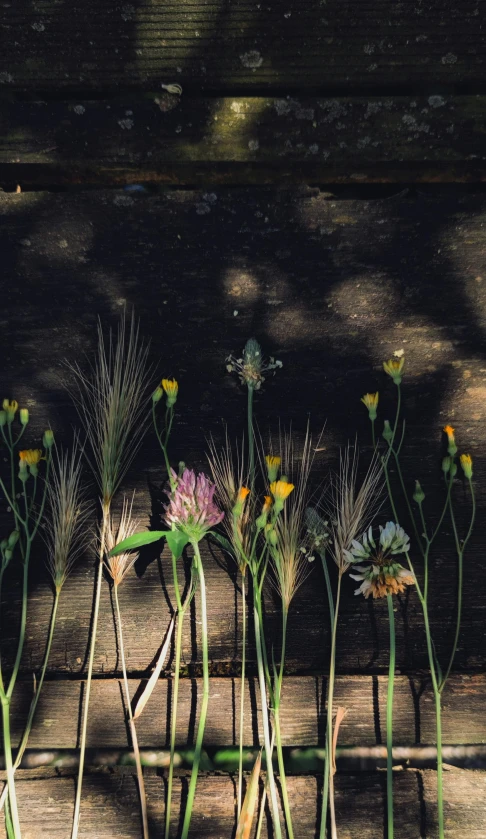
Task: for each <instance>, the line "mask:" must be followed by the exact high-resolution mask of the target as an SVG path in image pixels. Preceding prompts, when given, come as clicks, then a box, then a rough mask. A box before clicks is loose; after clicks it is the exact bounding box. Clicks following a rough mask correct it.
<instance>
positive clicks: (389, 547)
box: [345, 521, 415, 598]
mask: <svg viewBox="0 0 486 839" xmlns="http://www.w3.org/2000/svg"><path fill="white" fill-rule="evenodd" d="M409 549H410V539H409V537H408V536H407V534H406V533H405V531H404V529H403V527H400V525H398V524H396V523H395V522H393V521H389V522H387V523H386V525H385V527H382V526H381V525H380V536H379V539H378V540H377V541H375V539H374V538H373V529H372V528H371V527H370V528H369V529H368V530H367V531H366V532H365V533H363V535H362V537H361V539H360V540H359V541H358V540H356V539H354V540H353V542H352V544H351V549H350V550H349V551H346V552H345V553H346V559H347V560H348V561H349V562H350V563H354V562H355V561H356V560H360V561H361V562H365V563H366V564H365V565H354V566H353V571H355V572H357V573H355V574H350V577H351V578H352V579H353V580H358V582H360V583H361V585H360V587H359V588H358V589H356V591H355V594H363V595H364V596H365V597H366V598H368V597H369V596H370V595H372V596H373V598H379V597H386V596H387V595H388V594H398V593H400V592H403V591H405V586H407V585H413V583H414V582H415V579H414V576H413V574H412V573H411V572H410V571H407V569H406V568H404V567H403V566H402V565H401V564H400V563H399V562H397V561H396V560H395V559H394V558H393V557H394V556H396V555H397V554H401V553H407V552H408V551H409Z"/></svg>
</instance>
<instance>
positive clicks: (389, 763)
mask: <svg viewBox="0 0 486 839" xmlns="http://www.w3.org/2000/svg"><path fill="white" fill-rule="evenodd" d="M386 599H387V602H388V624H389V630H390V661H389V664H388V689H387V694H386V811H387V826H388V832H387V839H393V690H394V684H395V613H394V611H393V597H392V595H391V594H387V597H386Z"/></svg>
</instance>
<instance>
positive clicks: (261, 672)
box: [253, 585, 282, 839]
mask: <svg viewBox="0 0 486 839" xmlns="http://www.w3.org/2000/svg"><path fill="white" fill-rule="evenodd" d="M253 591H254V593H255V595H256V597H258V593H257V592H258V586H257V585H254V586H253ZM253 616H254V622H255V643H256V654H257V665H258V681H259V685H260V697H261V705H262V724H263V739H264V743H265V759H266V767H267V779H268V787H269V792H270V801H271V804H272V813H273V826H274V830H275V838H276V839H282V828H281V825H280V813H279V811H278V801H277V789H276V786H275V777H274V774H273V764H272V754H273V746H272V745H271V744H270V726H269V722H268V704H267V688H266V680H265V669H264V659H263V649H262V625H261V621H260V609H259V604H258V603H257V602H256V603H255V608H254V609H253Z"/></svg>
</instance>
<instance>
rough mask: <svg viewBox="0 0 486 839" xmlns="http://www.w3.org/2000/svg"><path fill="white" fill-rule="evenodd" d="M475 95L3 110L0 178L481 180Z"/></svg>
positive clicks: (13, 106)
mask: <svg viewBox="0 0 486 839" xmlns="http://www.w3.org/2000/svg"><path fill="white" fill-rule="evenodd" d="M485 107H486V97H484V96H439V95H430V96H419V97H415V98H414V97H407V96H394V97H386V96H385V97H376V96H375V97H373V96H371V97H341V98H333V99H318V98H295V97H286V98H263V97H251V98H241V97H238V98H234V97H226V98H224V97H216V98H211V99H209V98H205V99H204V98H198V97H195V96H185V95H183V96H182V97H178V96H175V95H171V94H169V93H164V92H161V93H159V94H152V95H151V96H147V97H144V98H143V97H140V96H133V95H132V96H130V95H126V96H124V97H121V96H120V97H118V98H112V99H108V100H101V101H99V100H70V101H63V102H58V101H55V102H52V101H51V102H12V103H5V104H4V105H3V107H2V112H1V116H0V121H1V125H2V132H1V136H0V179H1V180H3V181H6V182H9V181H11V182H12V183H13V182H17V183H19V184H20V185H21V187H22V188H24V189H25V188H27V187H28V186H29V185H32V184H36V183H49V184H51V185H53V184H69V183H71V184H72V183H77V184H82V183H86V182H88V183H90V184H106V183H110V182H111V183H116V184H124V183H144V182H155V183H161V184H171V183H172V184H182V183H184V182H185V183H192V184H194V183H197V182H201V181H203V182H204V185H205V186H206V187H208V186H209V185H210V184H211V183H218V182H222V181H223V180H225V179H226V181H227V182H230V183H240V182H245V181H250V182H251V181H256V182H260V183H269V182H274V183H279V184H281V183H284V182H288V181H294V182H302V181H309V180H310V181H314V182H321V183H331V182H337V183H350V184H362V183H370V182H371V183H393V182H396V181H398V182H402V183H403V182H404V181H406V182H408V183H412V182H414V181H417V182H422V183H425V182H435V183H439V182H443V183H450V182H453V181H464V182H468V181H470V182H480V181H484V179H485V173H486V166H485V160H486V158H485V156H484V111H485Z"/></svg>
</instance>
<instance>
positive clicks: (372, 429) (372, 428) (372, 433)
mask: <svg viewBox="0 0 486 839" xmlns="http://www.w3.org/2000/svg"><path fill="white" fill-rule="evenodd" d="M371 442H372V443H373V449H376V435H375V420H374V419H372V420H371Z"/></svg>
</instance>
